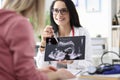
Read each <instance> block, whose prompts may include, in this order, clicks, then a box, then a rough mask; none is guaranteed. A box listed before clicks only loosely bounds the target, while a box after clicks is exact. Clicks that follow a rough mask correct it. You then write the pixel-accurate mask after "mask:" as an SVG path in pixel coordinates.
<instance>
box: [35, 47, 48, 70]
mask: <svg viewBox="0 0 120 80" xmlns="http://www.w3.org/2000/svg"><path fill="white" fill-rule="evenodd" d="M44 57H45V51H43V52H41V51H40V49H38V53H37V56H36V59H35V60H36V65H37V67H38V68H43V67H45V66H48V65H49V62H47V61H44Z"/></svg>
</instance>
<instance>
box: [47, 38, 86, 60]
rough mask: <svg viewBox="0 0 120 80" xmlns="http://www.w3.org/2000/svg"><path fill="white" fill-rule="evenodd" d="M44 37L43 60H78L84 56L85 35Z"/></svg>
mask: <svg viewBox="0 0 120 80" xmlns="http://www.w3.org/2000/svg"><path fill="white" fill-rule="evenodd" d="M57 40H58V41H56V39H55V38H47V39H46V48H45V61H58V60H80V59H84V58H85V36H74V37H57Z"/></svg>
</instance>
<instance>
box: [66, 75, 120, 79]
mask: <svg viewBox="0 0 120 80" xmlns="http://www.w3.org/2000/svg"><path fill="white" fill-rule="evenodd" d="M68 80H120V74H115V75H82V76H79V77H77V78H74V79H68Z"/></svg>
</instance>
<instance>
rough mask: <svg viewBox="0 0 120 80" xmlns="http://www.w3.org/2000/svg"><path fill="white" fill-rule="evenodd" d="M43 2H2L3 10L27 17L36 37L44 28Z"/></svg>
mask: <svg viewBox="0 0 120 80" xmlns="http://www.w3.org/2000/svg"><path fill="white" fill-rule="evenodd" d="M44 2H45V1H44V0H4V2H3V3H4V4H3V9H8V10H13V11H16V12H17V13H19V14H21V15H23V16H24V17H27V18H28V19H29V21H30V22H31V23H32V25H33V27H34V30H35V33H36V37H38V35H40V34H41V33H40V32H41V31H42V30H43V26H44V21H45V20H44V19H45V18H44V14H43V13H44Z"/></svg>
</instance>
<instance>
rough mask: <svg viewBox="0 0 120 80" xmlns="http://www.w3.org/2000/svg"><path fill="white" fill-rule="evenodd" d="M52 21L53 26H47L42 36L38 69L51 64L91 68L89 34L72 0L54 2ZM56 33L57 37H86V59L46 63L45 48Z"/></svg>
mask: <svg viewBox="0 0 120 80" xmlns="http://www.w3.org/2000/svg"><path fill="white" fill-rule="evenodd" d="M50 21H51V25H50V26H49V25H48V26H46V27H45V29H44V31H43V34H42V41H41V44H40V46H42V47H40V51H39V53H38V55H37V58H36V59H37V65H38V67H43V66H46V65H49V64H52V65H56V64H57V67H61V66H62V67H63V66H64V67H67V64H73V66H74V68H82V69H83V68H84V69H85V68H86V67H88V66H91V65H92V58H91V56H92V52H91V40H90V37H89V33H88V32H87V30H86V29H84V28H83V27H82V26H81V25H80V23H79V16H78V14H77V11H76V8H75V5H74V3H73V2H72V0H54V1H53V3H52V5H51V7H50ZM54 33H55V34H56V35H57V37H66V36H73V37H74V36H86V41H85V42H86V45H85V59H84V60H77V61H69V60H64V61H52V62H45V61H44V52H45V48H44V47H45V45H46V38H48V37H53V36H54ZM76 64H77V65H76ZM75 65H76V66H75Z"/></svg>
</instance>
